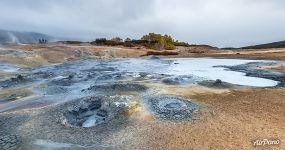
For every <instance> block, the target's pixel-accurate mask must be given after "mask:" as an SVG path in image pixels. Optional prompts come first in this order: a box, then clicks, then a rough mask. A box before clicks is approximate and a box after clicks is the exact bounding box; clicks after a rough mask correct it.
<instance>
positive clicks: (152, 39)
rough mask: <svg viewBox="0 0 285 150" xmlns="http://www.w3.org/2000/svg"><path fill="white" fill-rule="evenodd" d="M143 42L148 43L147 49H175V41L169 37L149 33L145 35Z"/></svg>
mask: <svg viewBox="0 0 285 150" xmlns="http://www.w3.org/2000/svg"><path fill="white" fill-rule="evenodd" d="M141 40H145V41H147V45H146V46H147V47H148V48H151V49H159V50H161V49H167V50H173V49H175V45H174V40H173V39H172V37H171V36H169V35H164V36H163V35H161V34H156V33H149V34H148V35H144V36H143V37H142V38H141Z"/></svg>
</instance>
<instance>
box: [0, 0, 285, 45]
mask: <svg viewBox="0 0 285 150" xmlns="http://www.w3.org/2000/svg"><path fill="white" fill-rule="evenodd" d="M0 29H6V30H17V31H35V32H42V33H47V34H50V35H53V36H58V37H69V38H77V39H85V40H92V39H95V38H98V37H113V36H120V37H122V38H126V37H130V38H140V37H141V36H142V35H143V34H145V33H149V32H157V33H162V34H170V35H172V37H174V38H175V39H178V40H181V41H187V42H189V43H196V44H211V45H214V46H219V47H226V46H245V45H251V44H259V43H266V42H272V41H280V40H285V1H284V0H0Z"/></svg>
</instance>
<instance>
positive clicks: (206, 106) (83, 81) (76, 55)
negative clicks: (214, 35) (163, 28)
mask: <svg viewBox="0 0 285 150" xmlns="http://www.w3.org/2000/svg"><path fill="white" fill-rule="evenodd" d="M121 51H123V52H124V53H125V54H128V55H127V56H121V55H122V54H121ZM135 51H138V52H135ZM146 51H147V50H137V49H126V48H120V47H119V48H118V47H100V46H86V45H85V46H84V45H83V46H82V45H78V46H74V45H22V46H19V45H16V46H13V45H11V46H2V47H1V49H0V148H3V149H5V150H6V149H35V150H37V149H188V148H189V147H192V148H194V149H227V148H229V147H231V148H232V149H239V148H244V149H251V148H253V143H252V141H253V140H256V139H259V138H262V139H263V138H276V139H280V140H281V141H282V140H284V138H285V132H284V131H285V128H284V120H285V118H284V117H285V109H284V108H285V101H284V100H285V99H284V98H285V90H284V86H285V74H284V72H285V70H284V66H283V65H284V59H280V58H275V57H274V56H273V55H271V53H268V55H269V54H270V57H266V56H267V51H262V50H261V51H260V53H262V52H263V53H264V54H263V56H264V58H256V55H255V53H244V54H243V53H242V51H241V52H240V53H242V55H241V56H240V55H238V56H237V57H234V53H236V52H233V51H231V50H228V51H226V50H221V51H220V52H217V51H216V50H209V52H206V53H205V54H200V55H199V56H196V55H191V54H190V55H191V56H187V57H188V58H186V57H185V55H184V54H185V52H184V51H183V50H180V51H179V53H180V54H181V55H179V56H177V57H168V56H163V57H161V56H144V57H139V56H137V54H140V53H144V52H146ZM280 51H281V50H280ZM280 53H281V54H283V51H281V52H280ZM227 54H228V56H227ZM278 56H280V55H278ZM282 147H283V148H284V145H279V147H273V148H276V149H279V148H281V149H282Z"/></svg>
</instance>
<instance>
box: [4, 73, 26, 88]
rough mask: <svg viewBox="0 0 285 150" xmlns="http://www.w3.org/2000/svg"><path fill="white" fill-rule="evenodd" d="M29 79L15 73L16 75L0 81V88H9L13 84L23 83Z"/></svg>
mask: <svg viewBox="0 0 285 150" xmlns="http://www.w3.org/2000/svg"><path fill="white" fill-rule="evenodd" d="M30 81H31V79H29V78H27V77H25V76H23V75H17V76H16V77H12V78H10V79H8V80H5V81H0V87H2V88H9V87H13V86H17V85H20V84H25V83H27V82H30Z"/></svg>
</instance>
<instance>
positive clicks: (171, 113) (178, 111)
mask: <svg viewBox="0 0 285 150" xmlns="http://www.w3.org/2000/svg"><path fill="white" fill-rule="evenodd" d="M147 101H148V105H149V106H148V107H149V108H150V109H151V111H152V112H153V113H154V115H155V116H156V117H157V118H161V119H165V120H183V119H184V120H185V119H186V120H187V119H190V120H191V118H192V114H193V112H194V110H197V109H198V105H197V104H195V103H193V102H191V101H189V100H186V99H182V98H178V97H175V96H157V97H151V98H148V99H147Z"/></svg>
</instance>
